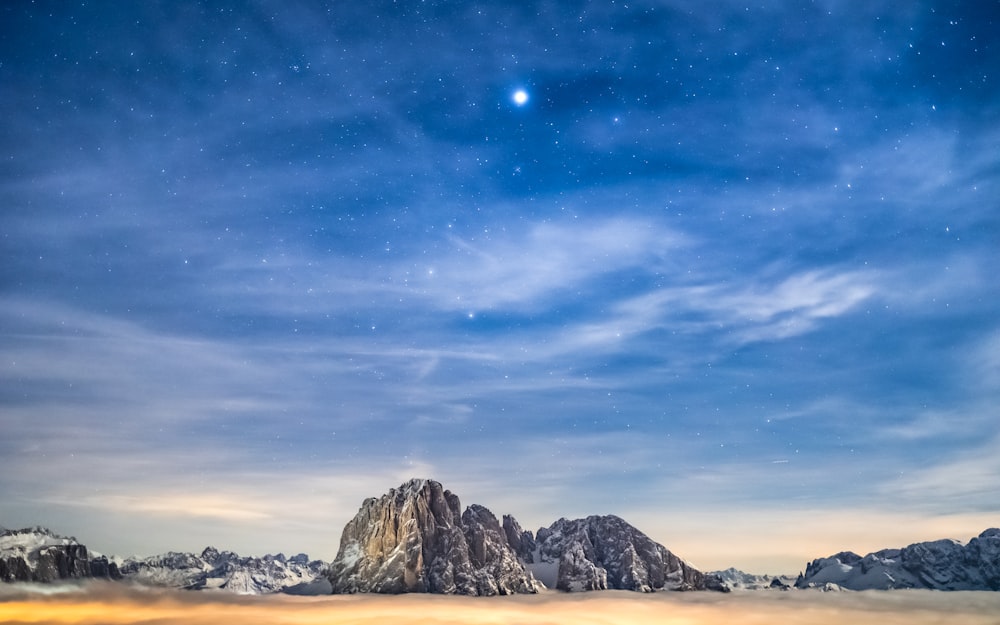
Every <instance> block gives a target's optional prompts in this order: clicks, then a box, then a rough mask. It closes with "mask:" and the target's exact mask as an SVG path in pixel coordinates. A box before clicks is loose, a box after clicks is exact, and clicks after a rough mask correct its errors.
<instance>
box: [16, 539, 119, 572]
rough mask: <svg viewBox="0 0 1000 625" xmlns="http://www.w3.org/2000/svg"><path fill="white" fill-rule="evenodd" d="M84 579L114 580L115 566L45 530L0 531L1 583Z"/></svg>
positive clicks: (102, 557) (101, 557)
mask: <svg viewBox="0 0 1000 625" xmlns="http://www.w3.org/2000/svg"><path fill="white" fill-rule="evenodd" d="M84 577H104V578H117V577H118V569H117V568H116V567H115V565H114V563H109V562H108V559H107V558H105V557H104V556H101V555H98V554H91V553H89V552H88V551H87V547H85V546H84V545H81V544H80V543H79V542H78V541H77V540H76V539H75V538H71V537H66V536H60V535H58V534H55V533H53V532H52V531H50V530H48V529H46V528H44V527H29V528H25V529H20V530H3V531H2V532H0V581H4V582H53V581H56V580H60V579H73V578H84Z"/></svg>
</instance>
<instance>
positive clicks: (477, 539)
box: [329, 480, 535, 595]
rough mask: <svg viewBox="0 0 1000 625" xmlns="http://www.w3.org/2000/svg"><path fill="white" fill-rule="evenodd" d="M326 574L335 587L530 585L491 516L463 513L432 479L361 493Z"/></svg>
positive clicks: (493, 589)
mask: <svg viewBox="0 0 1000 625" xmlns="http://www.w3.org/2000/svg"><path fill="white" fill-rule="evenodd" d="M329 579H330V584H331V586H332V587H333V592H334V593H335V594H336V593H356V592H376V593H405V592H430V593H439V594H461V595H497V594H501V595H505V594H513V593H532V592H535V585H534V580H533V579H532V577H531V574H530V573H528V572H527V571H526V570H525V569H524V567H523V566H522V565H521V563H520V562H519V561H518V560H517V555H516V554H515V553H514V551H513V550H512V549H511V548H510V546H509V545H508V544H507V540H506V537H505V534H504V532H503V530H502V529H501V527H500V524H499V522H498V521H497V519H496V517H495V516H493V514H492V513H491V512H490V511H489V510H487V509H486V508H483V507H482V506H471V507H470V508H469V509H468V510H466V512H465V514H464V515H463V514H462V513H461V504H460V503H459V500H458V497H457V496H455V495H454V494H452V493H451V492H450V491H447V490H444V489H443V488H442V486H441V484H439V483H438V482H435V481H433V480H410V481H409V482H407V483H405V484H403V485H401V486H400V487H399V488H393V489H390V490H389V492H388V493H386V494H385V495H383V496H382V497H380V498H377V499H376V498H370V499H366V500H365V501H364V503H362V505H361V509H360V510H359V511H358V513H357V515H356V516H355V517H354V518H353V519H352V520H351V521H350V522H348V523H347V526H346V527H345V528H344V533H343V535H342V536H341V540H340V549H339V551H338V552H337V558H336V559H335V560H334V561H333V563H332V564H331V565H330V572H329Z"/></svg>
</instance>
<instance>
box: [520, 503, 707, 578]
mask: <svg viewBox="0 0 1000 625" xmlns="http://www.w3.org/2000/svg"><path fill="white" fill-rule="evenodd" d="M535 540H536V554H537V559H536V560H535V563H534V567H542V566H544V565H546V564H549V565H553V564H558V569H557V571H556V577H555V579H554V582H555V585H556V588H558V589H560V590H567V591H580V590H605V589H609V588H610V589H621V590H637V591H642V592H653V591H657V590H705V589H712V590H726V587H725V585H724V584H723V583H722V582H721V580H719V579H718V578H717V577H715V576H706V575H705V574H704V573H702V572H701V571H699V570H697V569H695V568H694V567H692V566H691V565H689V564H688V563H686V562H684V561H683V560H681V559H680V558H678V557H677V556H675V555H674V554H673V553H671V552H670V551H669V550H668V549H666V548H665V547H664V546H663V545H660V544H659V543H656V542H654V541H653V540H652V539H650V538H649V537H648V536H646V535H645V534H643V533H642V532H640V531H639V530H638V529H636V528H635V527H633V526H632V525H630V524H629V523H627V522H626V521H625V520H623V519H621V518H620V517H617V516H614V515H605V516H589V517H587V518H585V519H575V520H567V519H559V520H558V521H556V522H555V523H553V524H552V525H550V526H549V527H547V528H542V529H540V530H538V533H537V535H536V537H535ZM534 567H532V568H534ZM550 570H551V567H550ZM549 583H551V581H549Z"/></svg>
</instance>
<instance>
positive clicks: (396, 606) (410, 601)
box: [0, 583, 1000, 625]
mask: <svg viewBox="0 0 1000 625" xmlns="http://www.w3.org/2000/svg"><path fill="white" fill-rule="evenodd" d="M57 589H58V587H51V586H47V587H38V586H25V585H20V586H8V587H3V588H0V622H4V623H52V624H59V623H74V624H77V625H91V624H94V625H97V624H104V625H115V624H125V623H158V624H163V625H166V624H168V623H184V624H186V625H201V624H206V625H208V624H211V625H215V624H217V623H222V622H238V623H241V624H244V625H255V624H257V623H261V624H265V623H266V624H268V625H271V624H284V623H288V624H295V623H338V624H341V625H367V624H375V623H379V624H380V623H386V622H406V623H414V624H431V623H433V624H455V625H458V624H462V625H474V624H480V623H482V624H505V625H506V624H510V623H517V624H519V625H529V624H530V625H543V624H544V625H554V624H556V623H573V624H574V625H598V624H606V623H607V624H610V623H615V624H621V623H629V624H643V623H657V624H678V625H679V624H685V625H688V624H695V623H698V624H714V623H727V624H732V625H739V624H755V625H756V624H761V625H763V624H771V623H784V624H793V625H828V624H834V623H879V624H880V625H894V624H897V623H898V624H900V625H902V624H906V625H922V624H924V623H943V622H947V623H949V624H969V625H974V624H979V623H982V624H986V623H993V624H995V623H996V622H997V621H996V615H997V614H1000V593H990V592H951V593H941V592H932V591H893V592H877V591H876V592H863V593H851V592H845V593H820V592H813V591H794V592H778V591H774V592H760V593H742V594H741V593H734V594H730V595H720V594H716V593H658V594H651V595H643V594H636V593H630V592H624V591H607V592H600V593H585V594H571V595H570V594H562V593H545V594H542V595H537V596H516V597H491V598H476V597H449V596H439V595H401V596H377V595H350V596H330V597H288V596H279V595H272V596H268V597H238V596H234V595H229V594H223V593H206V592H181V591H149V590H138V589H135V588H131V587H128V586H123V585H121V584H104V583H102V584H89V585H84V586H78V587H71V588H68V589H66V588H65V587H64V588H63V589H62V590H58V591H57Z"/></svg>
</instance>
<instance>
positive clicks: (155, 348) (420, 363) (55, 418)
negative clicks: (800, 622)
mask: <svg viewBox="0 0 1000 625" xmlns="http://www.w3.org/2000/svg"><path fill="white" fill-rule="evenodd" d="M0 24H2V26H0V119H2V120H3V121H0V163H2V164H0V205H2V207H3V208H2V213H0V246H2V247H0V250H2V255H3V261H4V262H3V263H2V264H0V354H2V356H3V357H2V362H0V413H2V415H3V416H2V423H0V427H2V434H3V436H2V437H0V462H2V463H3V466H4V471H3V472H2V476H0V499H2V501H4V506H3V508H4V510H3V518H0V524H3V525H5V526H8V527H12V526H19V525H25V524H35V523H39V524H43V525H48V526H52V527H53V529H56V530H59V531H63V532H65V533H73V534H76V535H77V536H78V537H79V538H80V539H81V540H85V541H86V542H88V543H91V544H92V546H94V547H95V548H98V549H100V550H104V551H107V552H117V553H132V552H135V553H139V554H149V553H155V552H160V551H165V550H168V549H189V550H196V549H200V548H201V547H203V546H204V545H205V544H209V543H211V544H214V545H216V546H218V547H220V548H229V549H233V550H236V551H239V552H241V553H248V554H249V553H257V554H260V553H264V552H268V551H271V552H273V551H278V550H283V551H285V552H291V551H307V552H309V553H310V554H311V555H313V556H315V557H323V558H332V557H333V556H334V555H335V553H336V548H337V544H338V541H339V536H340V529H341V528H342V527H343V524H344V523H346V521H347V520H348V519H349V518H350V517H351V516H353V514H354V513H355V512H356V510H357V508H358V506H359V505H360V502H361V500H362V499H363V498H364V497H367V496H372V495H378V494H380V493H382V492H384V491H385V490H386V489H388V488H389V487H391V486H395V485H398V484H399V483H400V482H402V481H403V480H405V479H406V478H408V477H411V476H417V477H433V478H435V479H438V480H439V481H441V482H442V483H444V485H445V486H446V487H448V488H450V489H452V490H453V491H455V492H456V493H458V494H459V495H460V496H461V497H462V499H463V502H464V503H466V504H468V503H481V504H484V505H486V506H487V507H489V508H491V509H492V510H493V511H494V512H495V513H497V514H501V513H512V514H514V515H515V516H516V517H518V518H519V519H520V520H521V522H522V524H523V525H525V526H526V527H528V528H531V529H535V528H537V527H538V526H540V525H543V524H544V525H547V524H549V523H550V522H552V521H554V520H555V519H556V518H558V517H560V516H567V517H574V516H583V515H587V514H604V513H616V514H619V515H620V516H623V517H624V518H626V519H627V520H629V521H631V522H632V523H633V524H635V525H637V526H639V527H640V529H643V530H644V531H646V532H647V533H648V534H650V535H651V536H653V537H654V538H655V539H657V540H659V541H660V542H663V543H664V544H665V545H667V546H668V547H669V548H671V549H673V550H674V551H676V552H677V553H679V554H680V555H681V556H683V557H686V558H688V559H690V560H692V561H693V562H694V563H695V564H696V565H699V566H701V567H702V568H706V569H709V568H723V567H725V566H730V565H733V566H739V567H741V568H744V569H748V570H757V571H760V572H764V571H766V570H771V571H772V572H776V571H778V570H781V571H788V572H791V571H794V570H797V569H798V568H802V566H804V563H805V561H806V560H807V559H810V558H813V557H819V556H823V555H827V554H828V553H831V552H833V551H837V550H840V549H855V550H858V551H864V550H865V549H869V550H870V549H876V548H879V547H886V546H900V545H902V544H906V543H907V542H912V541H914V540H923V539H933V538H939V537H942V536H952V537H955V538H960V539H963V540H965V539H968V538H969V537H971V536H972V535H975V534H977V533H978V532H979V531H981V530H982V529H985V527H987V526H991V525H992V526H995V525H996V524H997V523H998V522H1000V504H998V503H997V502H1000V487H998V485H997V481H996V476H997V475H1000V435H998V434H997V423H998V418H1000V415H998V413H997V408H996V406H997V405H998V401H997V400H998V399H1000V281H998V279H997V276H996V268H997V267H1000V199H998V198H1000V152H998V151H997V145H1000V84H998V82H997V76H996V68H997V67H1000V42H998V41H997V35H996V32H998V26H1000V3H998V2H992V1H991V2H949V3H944V2H923V1H918V2H910V3H906V4H905V6H904V5H900V4H899V3H892V2H868V3H863V5H862V4H861V3H846V2H774V3H767V6H766V7H759V6H753V5H751V6H748V5H745V4H737V3H729V2H707V3H706V2H697V3H695V2H680V1H677V2H670V1H663V2H630V3H615V2H607V3H604V2H565V1H555V2H516V3H515V2H511V3H505V2H491V3H471V2H452V3H443V2H400V3H390V2H371V3H360V4H359V3H337V2H333V3H325V4H321V3H277V2H254V3H246V4H244V3H231V4H230V3H215V2H213V3H190V4H189V5H188V6H185V7H181V6H177V5H176V4H175V3H167V2H162V3H161V2H148V3H138V4H131V3H126V4H124V5H123V4H121V3H112V2H103V1H99V2H87V3H29V2H21V1H17V2H9V3H4V5H3V6H2V7H0ZM518 90H523V91H524V92H525V93H526V94H527V96H528V98H527V100H526V101H525V102H519V101H518V99H517V98H515V93H517V91H518Z"/></svg>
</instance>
